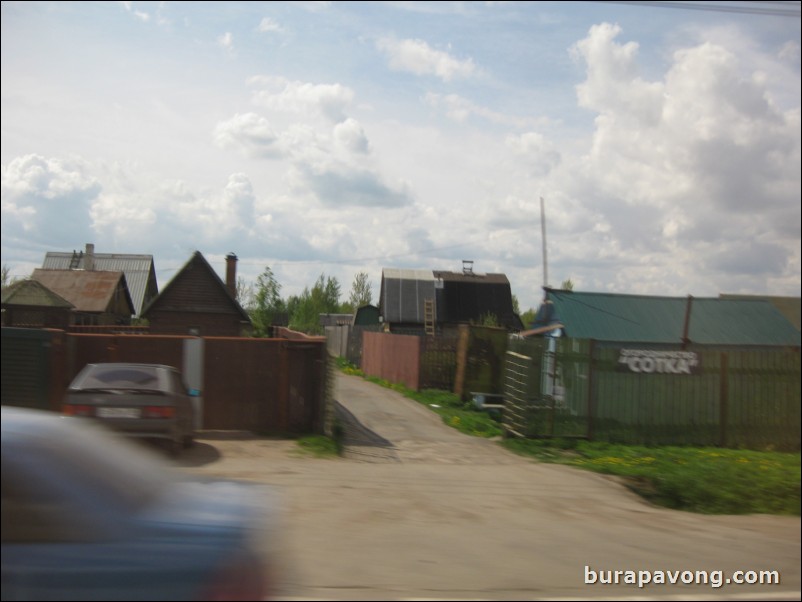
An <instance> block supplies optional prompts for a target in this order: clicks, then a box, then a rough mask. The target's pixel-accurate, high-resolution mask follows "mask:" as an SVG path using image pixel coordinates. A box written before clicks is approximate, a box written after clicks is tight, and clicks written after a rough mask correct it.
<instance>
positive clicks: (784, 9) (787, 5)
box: [596, 1, 802, 17]
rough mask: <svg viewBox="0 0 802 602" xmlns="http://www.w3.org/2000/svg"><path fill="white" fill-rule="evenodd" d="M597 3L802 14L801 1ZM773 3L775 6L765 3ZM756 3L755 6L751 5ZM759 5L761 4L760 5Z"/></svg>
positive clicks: (715, 10) (779, 14)
mask: <svg viewBox="0 0 802 602" xmlns="http://www.w3.org/2000/svg"><path fill="white" fill-rule="evenodd" d="M596 4H628V5H633V4H634V5H637V6H650V7H655V8H676V9H681V10H701V11H708V12H718V13H739V14H746V15H765V16H771V17H799V16H800V15H802V11H801V10H800V3H799V2H740V3H735V4H711V3H709V2H668V1H664V2H661V1H655V2H646V1H643V2H638V1H629V2H624V1H621V2H614V1H608V2H605V1H598V2H596ZM767 4H771V5H772V6H773V7H776V8H772V7H767V6H765V5H767ZM750 5H755V6H750ZM758 5H759V6H758Z"/></svg>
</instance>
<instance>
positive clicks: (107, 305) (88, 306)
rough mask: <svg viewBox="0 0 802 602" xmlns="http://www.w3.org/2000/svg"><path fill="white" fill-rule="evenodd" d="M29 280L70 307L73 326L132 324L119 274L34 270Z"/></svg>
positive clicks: (128, 296) (129, 303) (125, 287)
mask: <svg viewBox="0 0 802 602" xmlns="http://www.w3.org/2000/svg"><path fill="white" fill-rule="evenodd" d="M31 278H32V279H33V280H35V281H37V282H39V283H40V284H42V285H44V286H45V287H47V288H48V289H49V290H50V291H52V292H54V293H56V294H57V295H58V296H60V297H62V298H64V299H66V300H67V301H69V302H70V303H71V304H72V305H73V307H74V309H73V319H72V324H75V325H80V326H109V325H127V324H130V323H131V316H132V315H133V313H134V303H133V301H132V300H131V294H130V293H129V292H128V283H127V282H126V279H125V274H123V273H122V272H107V271H102V270H92V271H87V270H45V269H42V268H37V269H35V270H34V271H33V274H32V276H31Z"/></svg>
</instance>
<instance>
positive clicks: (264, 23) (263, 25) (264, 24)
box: [257, 17, 283, 33]
mask: <svg viewBox="0 0 802 602" xmlns="http://www.w3.org/2000/svg"><path fill="white" fill-rule="evenodd" d="M257 29H258V31H260V32H262V33H273V32H275V33H280V32H281V31H283V29H282V27H281V25H279V24H278V23H276V22H275V21H274V20H273V19H271V18H269V17H263V18H262V20H261V21H260V22H259V27H258V28H257Z"/></svg>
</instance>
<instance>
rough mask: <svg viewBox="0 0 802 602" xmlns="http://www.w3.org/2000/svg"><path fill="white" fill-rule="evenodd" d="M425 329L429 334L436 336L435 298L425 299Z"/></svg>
mask: <svg viewBox="0 0 802 602" xmlns="http://www.w3.org/2000/svg"><path fill="white" fill-rule="evenodd" d="M423 329H424V331H425V332H426V335H427V336H434V299H424V300H423Z"/></svg>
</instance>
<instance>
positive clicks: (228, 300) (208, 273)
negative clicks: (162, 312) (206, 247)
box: [142, 251, 251, 324]
mask: <svg viewBox="0 0 802 602" xmlns="http://www.w3.org/2000/svg"><path fill="white" fill-rule="evenodd" d="M196 269H198V270H201V271H202V273H203V275H204V276H205V279H206V281H207V282H209V283H210V284H211V286H212V287H214V288H215V290H217V291H218V292H220V293H222V298H223V299H224V300H225V304H226V305H228V306H229V307H230V309H231V311H232V312H234V313H237V314H239V316H240V318H242V320H243V321H244V322H248V323H249V324H250V322H251V318H250V316H248V313H247V312H246V311H245V310H244V309H242V306H241V305H240V304H239V303H238V302H237V300H236V299H235V298H234V296H233V295H232V294H231V291H229V290H228V287H227V286H226V285H225V283H224V282H223V280H222V279H221V278H220V276H218V275H217V272H215V271H214V269H213V268H212V266H211V265H209V262H208V261H206V258H205V257H204V256H203V255H202V254H201V252H200V251H195V252H194V253H193V254H192V257H190V258H189V261H187V262H186V263H185V264H184V267H182V268H181V269H180V270H179V271H178V272H177V273H176V274H175V276H173V278H172V279H171V280H170V282H168V283H167V286H165V287H164V288H163V289H162V291H161V293H159V295H158V296H157V297H156V298H154V299H153V300H152V301H151V302H150V303H149V304H148V305H147V306H146V307H145V308H144V309H143V310H142V316H143V317H147V314H148V313H149V312H151V311H153V310H154V309H159V308H160V306H162V305H164V304H165V302H166V300H169V299H170V298H171V296H172V295H171V293H173V291H174V290H175V289H176V287H177V285H178V283H180V282H181V281H182V280H183V279H184V277H185V276H186V275H187V274H189V273H190V272H191V271H193V270H196ZM198 301H199V300H198V299H189V300H188V301H185V300H183V299H182V300H181V301H180V303H181V304H182V305H181V307H172V308H171V309H173V310H180V311H186V312H193V311H201V312H203V311H207V310H208V309H209V308H208V307H205V306H203V305H202V303H201V305H197V304H194V303H195V302H198Z"/></svg>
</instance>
